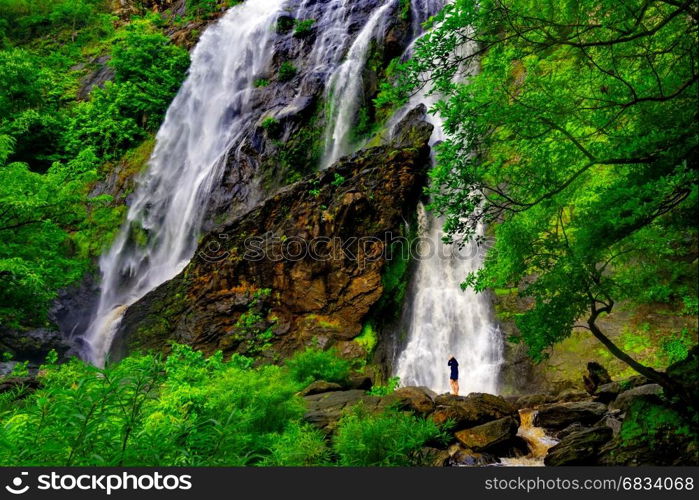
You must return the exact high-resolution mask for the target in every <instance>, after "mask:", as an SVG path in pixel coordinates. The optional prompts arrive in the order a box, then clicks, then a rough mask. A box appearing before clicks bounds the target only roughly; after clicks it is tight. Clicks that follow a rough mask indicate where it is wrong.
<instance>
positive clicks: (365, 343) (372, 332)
mask: <svg viewBox="0 0 699 500" xmlns="http://www.w3.org/2000/svg"><path fill="white" fill-rule="evenodd" d="M354 341H355V342H356V343H357V344H359V345H360V346H362V347H363V348H364V350H365V351H366V352H367V354H368V355H371V354H372V353H373V352H374V349H376V344H377V343H378V342H379V339H378V334H377V333H376V329H375V327H374V325H373V324H372V323H371V322H370V321H368V322H367V323H366V324H365V325H364V326H363V327H362V333H360V334H359V337H357V338H355V339H354Z"/></svg>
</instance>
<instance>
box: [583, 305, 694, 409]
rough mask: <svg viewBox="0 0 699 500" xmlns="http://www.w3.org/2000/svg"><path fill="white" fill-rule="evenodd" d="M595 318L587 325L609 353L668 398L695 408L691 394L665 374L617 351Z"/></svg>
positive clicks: (592, 317) (617, 348)
mask: <svg viewBox="0 0 699 500" xmlns="http://www.w3.org/2000/svg"><path fill="white" fill-rule="evenodd" d="M597 316H598V313H593V314H592V316H590V317H589V318H588V320H587V324H588V326H589V327H590V331H591V332H592V335H594V336H595V337H596V338H597V340H599V341H600V342H602V344H604V346H605V347H606V348H607V349H608V350H609V352H611V353H612V354H613V355H614V356H616V357H617V358H618V359H620V360H621V361H623V362H624V363H626V364H627V365H629V366H630V367H631V368H633V369H634V370H636V372H638V373H640V374H641V375H643V376H644V377H646V378H647V379H648V380H650V381H652V382H655V383H656V384H658V385H660V386H661V387H662V388H663V389H664V390H665V393H666V394H667V395H668V396H677V397H679V398H680V399H681V400H682V401H683V402H684V403H686V404H687V405H689V406H690V407H693V408H694V407H696V402H695V401H693V399H694V398H692V397H691V394H688V393H687V389H686V388H685V387H684V386H683V385H682V384H680V383H678V382H676V381H674V380H673V379H671V378H670V377H669V376H668V375H667V374H665V373H662V372H659V371H657V370H654V369H653V368H651V367H649V366H645V365H642V364H641V363H639V362H638V361H636V360H635V359H633V358H632V357H631V356H629V355H628V354H626V353H625V352H624V351H622V350H621V349H619V347H618V346H617V345H616V344H615V343H614V342H612V341H611V340H610V339H609V337H607V336H606V335H605V334H604V333H602V330H600V329H599V327H598V326H597V325H596V324H595V321H596V319H597Z"/></svg>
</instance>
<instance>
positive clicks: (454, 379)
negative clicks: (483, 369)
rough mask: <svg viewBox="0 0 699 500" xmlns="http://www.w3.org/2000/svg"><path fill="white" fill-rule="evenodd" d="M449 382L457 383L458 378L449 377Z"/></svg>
mask: <svg viewBox="0 0 699 500" xmlns="http://www.w3.org/2000/svg"><path fill="white" fill-rule="evenodd" d="M449 380H453V381H454V382H458V381H459V377H456V378H454V377H449Z"/></svg>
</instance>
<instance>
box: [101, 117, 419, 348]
mask: <svg viewBox="0 0 699 500" xmlns="http://www.w3.org/2000/svg"><path fill="white" fill-rule="evenodd" d="M421 114H422V115H423V116H424V108H420V109H418V110H416V111H415V112H413V113H410V114H409V116H408V117H406V119H405V120H404V121H403V122H402V123H401V124H399V126H398V127H397V133H396V136H395V139H394V141H393V142H391V143H390V144H388V145H384V146H380V147H376V148H371V149H367V150H363V151H360V152H359V153H357V154H354V155H351V156H349V157H346V158H343V159H341V160H340V161H339V162H338V163H337V164H336V165H334V166H333V167H332V168H330V169H328V170H325V171H323V172H321V173H319V174H315V175H313V176H310V177H308V178H306V179H304V180H302V181H300V182H297V183H295V184H293V185H291V186H288V187H286V188H284V189H282V190H281V191H279V192H278V193H277V194H275V195H274V196H272V197H270V198H268V199H266V200H265V201H264V202H262V203H261V204H260V205H259V206H257V207H256V208H254V209H253V210H251V211H250V212H248V213H246V214H244V215H242V216H239V217H237V218H234V219H233V220H231V221H229V222H227V223H225V224H224V225H222V226H221V227H218V228H217V229H215V230H214V231H212V232H210V233H209V234H208V235H206V236H205V237H204V238H203V240H202V241H201V243H200V245H199V250H198V252H197V253H196V255H195V257H194V258H193V259H192V261H191V262H190V264H189V265H188V266H187V267H186V268H185V269H184V271H183V272H182V273H180V274H179V275H178V276H177V277H176V278H174V279H173V280H171V281H170V282H167V283H165V284H163V285H162V286H160V287H159V288H157V289H156V290H154V291H153V292H151V293H149V294H148V295H146V296H145V297H144V298H143V299H142V300H141V301H139V302H137V303H136V304H134V305H133V306H131V307H130V308H129V309H128V310H127V312H126V315H125V316H124V319H123V321H122V323H121V326H120V329H119V332H118V334H117V337H116V339H115V343H114V347H113V355H114V356H117V357H119V356H122V355H124V354H125V353H126V352H128V351H132V350H134V349H151V348H152V349H163V348H167V345H168V341H171V340H174V341H177V342H180V343H186V344H191V345H194V346H196V347H197V348H200V349H202V350H204V351H207V352H211V351H214V350H217V349H222V350H223V351H224V352H227V353H232V352H239V353H245V354H250V355H258V356H262V357H266V358H271V359H272V360H274V359H275V358H276V357H278V356H286V355H287V354H289V353H291V352H293V351H295V350H298V349H299V348H302V347H303V346H310V345H314V344H317V345H319V346H320V347H329V346H331V345H334V346H336V347H337V348H338V349H339V350H340V352H341V353H343V354H344V355H346V356H348V357H357V356H362V355H363V354H364V353H363V350H362V348H361V346H360V345H359V344H357V343H356V342H352V339H354V338H355V337H357V336H358V335H359V334H360V331H361V329H362V323H363V320H364V318H365V317H366V315H367V313H368V312H369V310H370V309H371V307H372V306H373V305H374V304H375V303H376V302H377V301H378V300H379V299H380V298H381V295H382V291H383V286H382V280H381V277H382V270H383V269H384V266H385V264H386V262H387V258H389V255H388V252H387V249H388V247H389V246H388V244H387V241H390V239H391V238H392V237H395V236H398V235H400V234H401V232H402V230H403V228H404V223H405V220H408V219H409V218H410V217H411V215H412V214H413V213H414V210H415V206H416V203H417V201H418V198H419V196H420V193H421V189H422V186H423V185H424V180H425V171H426V168H427V166H428V164H429V146H428V145H427V142H428V139H429V136H430V134H431V130H432V127H431V126H430V125H428V124H426V123H425V122H424V121H421V120H420V115H421Z"/></svg>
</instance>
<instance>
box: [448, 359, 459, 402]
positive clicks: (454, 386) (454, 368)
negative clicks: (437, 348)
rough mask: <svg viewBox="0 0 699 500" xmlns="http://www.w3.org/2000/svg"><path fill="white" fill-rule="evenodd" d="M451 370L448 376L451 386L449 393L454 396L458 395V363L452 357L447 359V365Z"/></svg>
mask: <svg viewBox="0 0 699 500" xmlns="http://www.w3.org/2000/svg"><path fill="white" fill-rule="evenodd" d="M447 364H448V365H449V367H450V368H451V375H449V384H450V385H451V393H452V394H453V395H454V396H458V395H459V362H458V361H457V360H456V358H455V357H454V356H450V357H449V363H447Z"/></svg>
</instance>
